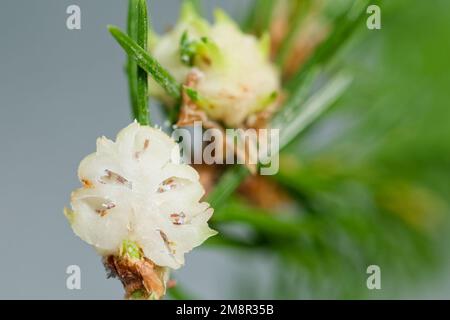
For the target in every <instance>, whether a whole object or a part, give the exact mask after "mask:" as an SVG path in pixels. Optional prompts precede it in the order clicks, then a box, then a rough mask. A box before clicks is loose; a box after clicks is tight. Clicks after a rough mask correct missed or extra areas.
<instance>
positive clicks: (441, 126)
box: [210, 0, 450, 298]
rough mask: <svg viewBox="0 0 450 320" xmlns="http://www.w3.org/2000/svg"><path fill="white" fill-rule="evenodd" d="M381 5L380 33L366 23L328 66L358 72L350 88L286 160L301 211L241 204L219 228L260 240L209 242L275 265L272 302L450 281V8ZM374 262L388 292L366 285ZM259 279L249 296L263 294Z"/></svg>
mask: <svg viewBox="0 0 450 320" xmlns="http://www.w3.org/2000/svg"><path fill="white" fill-rule="evenodd" d="M381 8H382V29H381V30H374V31H370V30H367V28H366V27H365V24H361V25H360V26H359V27H358V28H359V29H360V30H358V34H357V36H355V37H353V39H352V41H351V43H350V44H348V45H346V47H345V48H344V50H343V51H341V52H340V53H339V56H338V57H337V58H335V59H334V60H333V62H332V64H331V65H330V66H329V69H330V70H335V69H339V70H347V71H349V72H350V73H351V74H353V75H354V77H355V80H354V83H353V85H352V87H351V88H350V89H349V90H348V91H347V92H346V93H345V95H344V96H343V97H342V98H341V99H340V101H339V102H338V103H337V105H336V106H335V107H334V108H333V109H332V111H330V112H328V113H327V114H326V115H324V116H323V117H322V119H321V121H319V122H317V123H316V124H315V125H313V126H312V127H311V128H310V129H309V130H308V131H307V132H306V133H304V134H303V135H302V136H300V137H299V139H298V140H297V141H296V143H295V144H292V145H290V147H289V149H288V150H285V151H284V152H283V154H282V161H281V166H280V168H281V169H280V172H279V174H278V175H277V176H275V177H274V179H275V180H276V181H277V182H278V183H280V184H281V185H283V186H284V187H285V188H286V189H287V190H288V191H289V192H290V194H291V195H292V196H293V198H295V199H296V200H297V201H296V202H297V206H296V209H295V210H292V209H291V210H290V211H292V212H290V214H288V213H286V212H285V213H283V212H268V211H267V210H262V209H258V208H254V207H251V206H250V205H249V204H247V203H246V202H245V201H244V200H242V199H237V198H235V199H234V201H232V202H228V204H227V205H226V206H224V207H222V208H220V209H219V210H218V212H217V214H218V217H220V219H218V220H217V221H216V223H217V227H218V228H219V229H220V228H222V227H223V225H226V223H227V222H229V223H230V224H233V223H234V224H235V223H236V222H238V223H239V222H240V223H241V224H244V225H251V226H252V228H253V230H256V233H250V235H249V236H247V237H245V239H240V240H239V241H238V243H236V242H234V241H236V238H235V237H234V236H231V235H230V236H229V235H228V234H227V232H226V230H222V235H221V237H222V238H218V239H215V240H214V239H211V242H210V244H211V245H221V244H222V245H224V246H226V247H234V248H236V247H237V248H240V249H241V250H246V252H263V254H264V255H265V256H266V257H267V258H266V259H265V260H267V261H272V260H271V257H272V256H276V257H277V259H278V260H277V261H278V262H277V263H276V265H275V267H274V268H273V275H272V277H271V280H272V287H271V288H272V289H271V291H270V292H267V293H266V294H262V296H263V297H276V298H379V297H388V298H400V297H402V295H403V294H404V293H405V290H414V289H417V288H419V289H418V290H420V288H422V286H421V285H423V283H424V281H428V280H430V279H431V277H432V275H434V276H436V277H443V276H444V277H445V275H446V273H445V272H444V271H445V267H446V265H445V261H446V259H447V258H448V254H447V253H446V251H447V250H446V244H447V243H448V237H447V233H448V230H449V229H448V227H449V226H448V216H449V213H450V212H449V208H450V203H449V199H450V183H449V181H450V125H449V121H450V108H449V89H450V76H449V74H450V73H449V71H450V62H449V61H448V59H449V56H450V2H448V1H445V0H440V1H439V0H437V1H408V0H398V1H384V2H383V4H382V5H381ZM274 215H276V216H277V217H279V222H277V223H275V224H274V223H273V218H272V217H273V216H274ZM255 216H256V217H258V218H255ZM267 217H269V218H267ZM284 224H286V225H287V226H284ZM233 237H234V238H233ZM244 244H245V245H244ZM247 249H250V250H247ZM268 263H269V262H268ZM371 264H376V265H379V266H380V267H381V270H382V283H383V290H380V291H377V290H374V291H370V290H368V289H367V287H366V278H367V277H368V275H367V274H366V272H365V271H366V268H367V266H368V265H371ZM254 280H255V279H252V278H251V277H250V278H249V280H248V281H249V283H247V287H246V289H245V290H243V291H241V292H240V293H241V295H242V296H243V297H247V298H249V297H261V288H259V287H258V286H257V285H254V284H251V283H250V282H251V281H254ZM237 282H238V281H237ZM239 282H240V288H241V289H242V288H243V287H245V284H244V283H242V279H239ZM425 283H426V282H425ZM236 285H238V284H236ZM237 294H239V293H237ZM416 296H418V297H420V293H416Z"/></svg>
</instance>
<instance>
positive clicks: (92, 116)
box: [0, 0, 245, 299]
mask: <svg viewBox="0 0 450 320" xmlns="http://www.w3.org/2000/svg"><path fill="white" fill-rule="evenodd" d="M217 2H218V1H208V7H209V8H212V7H213V6H214V5H215V4H216V3H217ZM244 2H245V1H244ZM149 3H150V9H151V11H152V12H157V14H152V18H153V22H154V27H155V28H156V29H157V30H158V31H160V32H161V31H163V30H164V29H165V28H167V27H169V26H170V23H171V22H173V21H175V19H176V18H177V16H178V8H179V1H176V0H171V1H166V0H164V1H162V0H158V1H150V2H149ZM238 3H240V5H242V3H243V2H242V1H221V5H222V6H223V7H225V8H228V9H230V8H232V7H234V9H236V4H238ZM71 4H77V5H79V6H80V7H81V11H82V29H81V30H80V31H69V30H68V29H67V28H66V18H67V14H66V8H67V6H69V5H71ZM126 13H127V2H126V1H123V0H70V1H66V0H39V1H31V0H1V1H0V40H1V43H0V146H1V149H0V156H1V162H0V163H1V166H0V179H1V181H2V183H1V184H0V218H1V221H0V252H1V254H0V264H1V266H0V298H3V299H5V298H41V299H47V298H60V299H66V298H70V299H78V298H87V299H89V298H105V299H120V298H122V295H123V290H122V289H121V285H120V283H119V282H118V281H115V280H107V279H106V277H105V272H104V269H103V266H102V264H101V263H100V259H99V257H98V256H97V254H96V253H95V252H94V250H93V249H92V248H91V247H89V246H88V245H86V244H85V243H84V242H82V241H81V240H80V239H79V238H77V237H76V236H75V235H74V234H73V232H72V231H71V229H70V227H69V225H68V223H67V221H66V219H65V217H64V216H63V213H62V210H63V207H64V206H67V205H68V204H69V196H70V192H71V191H72V190H73V189H75V188H77V187H78V186H79V182H78V180H77V177H76V170H77V167H78V164H79V162H80V160H81V159H82V158H83V157H84V156H85V155H87V154H89V153H92V152H93V151H94V149H95V140H96V138H97V137H99V136H101V135H106V136H108V137H111V138H114V137H115V134H116V133H117V132H118V130H120V129H121V128H123V127H125V126H126V125H127V124H128V123H129V122H130V114H129V101H128V92H127V83H126V78H125V77H124V73H123V64H124V54H123V51H122V49H121V48H120V47H119V46H118V45H117V44H116V43H115V41H114V40H113V39H112V37H111V36H110V35H109V34H108V31H107V29H106V25H107V24H116V25H119V26H121V27H124V24H125V21H126ZM232 257H235V255H233V256H232ZM242 259H243V257H239V261H242ZM230 260H231V261H237V260H236V259H235V258H231V259H230V257H228V256H227V255H224V254H223V253H221V254H214V253H212V252H210V251H208V250H200V252H194V253H191V254H189V255H188V257H187V264H186V267H185V268H184V269H182V270H181V271H180V272H177V274H176V276H177V278H178V279H180V280H181V281H182V282H183V283H184V284H185V285H186V286H187V287H189V288H191V289H192V291H193V292H194V293H198V294H199V295H202V296H203V295H204V294H205V295H206V296H207V297H209V298H216V297H223V296H224V292H225V291H226V290H227V284H228V283H229V281H228V280H227V276H228V277H229V276H230V274H231V273H232V272H233V268H234V269H236V272H238V271H237V267H233V263H232V262H231V263H228V265H229V266H228V267H227V272H224V273H223V276H220V277H217V274H221V273H220V272H219V273H216V272H215V271H214V270H216V269H217V268H220V267H221V266H224V264H225V263H226V261H230ZM71 264H76V265H79V266H80V267H81V271H82V290H80V291H77V290H74V291H69V290H67V289H66V276H67V275H66V273H65V272H66V267H67V266H68V265H71Z"/></svg>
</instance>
